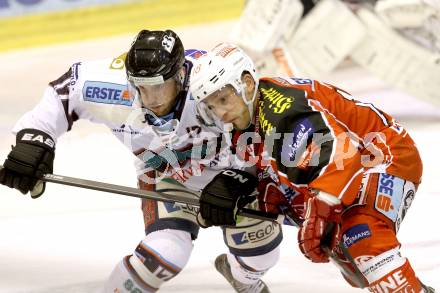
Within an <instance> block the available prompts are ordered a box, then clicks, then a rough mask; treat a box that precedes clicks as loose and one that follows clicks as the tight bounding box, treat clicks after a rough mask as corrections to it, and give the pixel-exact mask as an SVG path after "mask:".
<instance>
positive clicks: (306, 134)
mask: <svg viewBox="0 0 440 293" xmlns="http://www.w3.org/2000/svg"><path fill="white" fill-rule="evenodd" d="M313 131H314V127H313V125H312V123H311V122H310V120H308V119H303V120H301V121H300V122H299V123H298V124H297V125H296V126H295V128H294V129H293V131H292V133H289V134H286V136H285V138H284V141H285V142H286V143H285V144H283V148H282V150H281V159H282V160H283V163H284V164H286V165H288V164H289V163H290V164H291V163H292V162H294V163H298V162H299V161H300V160H301V159H302V155H303V154H304V152H306V147H307V141H308V139H309V138H310V137H311V136H312V135H313Z"/></svg>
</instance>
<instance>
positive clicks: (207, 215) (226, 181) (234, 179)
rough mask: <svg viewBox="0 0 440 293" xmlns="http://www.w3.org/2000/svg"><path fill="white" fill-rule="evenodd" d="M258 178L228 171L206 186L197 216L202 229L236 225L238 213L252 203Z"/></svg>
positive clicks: (242, 172) (221, 173) (243, 172)
mask: <svg viewBox="0 0 440 293" xmlns="http://www.w3.org/2000/svg"><path fill="white" fill-rule="evenodd" d="M257 184H258V180H257V178H256V177H255V176H254V175H252V174H249V173H247V172H245V171H241V170H237V169H226V170H224V171H222V172H220V173H219V174H217V175H216V176H215V177H214V178H213V179H212V181H211V182H209V183H208V185H206V187H205V188H204V189H203V191H202V195H201V196H200V211H199V214H198V216H197V219H198V222H199V224H200V226H202V227H209V226H211V225H215V226H223V225H235V224H236V222H235V220H236V216H237V211H238V210H239V209H240V208H242V207H244V206H245V205H247V204H248V203H250V202H252V201H253V200H254V199H255V198H254V197H253V196H250V195H251V194H252V193H254V192H255V190H256V187H257Z"/></svg>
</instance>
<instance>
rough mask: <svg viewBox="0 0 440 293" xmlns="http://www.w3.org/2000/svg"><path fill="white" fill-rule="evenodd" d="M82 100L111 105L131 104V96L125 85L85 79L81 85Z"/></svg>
mask: <svg viewBox="0 0 440 293" xmlns="http://www.w3.org/2000/svg"><path fill="white" fill-rule="evenodd" d="M83 97H84V101H88V102H93V103H102V104H112V105H124V106H131V105H132V104H133V98H132V97H130V95H129V93H128V89H127V85H123V84H117V83H110V82H100V81H89V80H88V81H86V82H85V83H84V87H83Z"/></svg>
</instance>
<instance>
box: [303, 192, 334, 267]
mask: <svg viewBox="0 0 440 293" xmlns="http://www.w3.org/2000/svg"><path fill="white" fill-rule="evenodd" d="M305 210H306V211H305V220H304V222H303V224H302V225H301V227H300V230H299V231H298V244H299V248H300V250H301V252H302V253H303V254H304V255H305V257H307V258H308V259H310V260H311V261H312V262H328V261H329V255H328V254H327V253H326V252H325V250H324V249H323V248H322V247H323V246H326V247H327V248H328V249H330V250H333V248H334V247H335V245H336V243H337V235H338V234H339V233H338V230H339V223H340V222H341V213H342V204H341V202H340V200H339V199H338V198H336V197H334V196H332V195H330V194H326V193H323V192H321V193H320V194H319V195H316V196H313V197H311V198H309V199H308V201H307V202H306V206H305Z"/></svg>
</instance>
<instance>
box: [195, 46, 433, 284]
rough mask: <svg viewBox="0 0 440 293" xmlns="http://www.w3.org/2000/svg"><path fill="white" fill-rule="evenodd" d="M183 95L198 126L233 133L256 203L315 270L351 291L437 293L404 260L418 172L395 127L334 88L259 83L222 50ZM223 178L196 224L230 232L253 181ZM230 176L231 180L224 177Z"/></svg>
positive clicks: (242, 61)
mask: <svg viewBox="0 0 440 293" xmlns="http://www.w3.org/2000/svg"><path fill="white" fill-rule="evenodd" d="M194 68H195V69H194V70H193V72H192V75H191V87H190V90H191V91H192V94H193V95H194V97H195V99H196V100H198V101H199V102H200V104H199V105H198V109H199V111H201V112H202V113H203V116H204V117H205V119H208V120H209V119H210V120H215V119H220V120H222V121H223V122H225V123H231V124H232V125H233V127H234V128H235V131H236V133H235V134H233V135H234V137H235V139H234V141H235V142H236V147H237V153H241V154H242V158H243V159H245V160H247V161H249V162H250V163H255V164H256V165H257V170H258V171H257V178H258V184H257V187H256V189H257V191H258V193H257V196H256V197H257V198H258V201H259V203H260V207H261V208H262V209H263V210H264V211H266V212H268V213H276V214H285V215H286V218H288V219H290V220H291V222H292V223H294V224H296V225H298V226H299V232H298V244H299V248H300V250H301V252H302V253H303V254H304V255H305V257H307V258H308V259H310V260H311V261H312V262H317V263H322V262H328V261H329V258H330V257H331V258H332V259H333V260H335V261H336V262H337V263H338V264H339V265H340V267H341V272H342V274H343V276H344V278H345V279H346V280H347V281H348V282H349V283H350V284H351V285H352V286H354V287H359V288H368V290H369V291H371V292H380V293H384V292H395V293H397V292H434V290H433V289H432V288H430V287H428V286H425V285H423V284H422V283H421V281H420V280H419V279H418V277H417V276H416V273H415V272H414V270H413V269H412V267H411V264H410V262H409V260H408V259H407V258H405V257H403V256H402V255H401V252H400V243H399V241H398V239H397V236H396V234H397V232H398V230H399V226H400V224H401V222H402V220H403V218H404V216H405V214H406V212H407V209H408V208H409V206H410V205H411V201H412V199H413V197H414V195H415V193H416V191H417V187H418V185H419V184H420V180H421V175H422V162H421V159H420V156H419V153H418V151H417V148H416V146H415V144H414V142H413V140H412V139H411V137H410V136H409V134H408V133H407V131H406V130H405V129H404V128H403V127H402V126H401V125H399V124H398V122H397V121H396V120H395V119H393V118H392V117H391V116H389V115H387V114H386V113H384V112H383V111H381V110H379V109H377V108H375V107H374V106H373V105H372V104H368V103H363V102H360V101H357V100H355V99H353V98H352V97H351V96H350V95H349V94H348V93H347V92H345V91H343V90H342V89H339V88H337V87H335V86H333V85H330V84H326V83H322V82H319V81H315V80H310V79H300V78H286V77H276V78H260V79H259V78H257V74H256V71H255V68H254V65H253V62H252V60H251V59H250V58H249V57H248V56H247V55H246V54H245V53H244V51H242V50H241V49H240V48H239V47H237V46H235V45H233V44H220V45H218V46H217V47H215V48H214V49H213V50H212V51H210V52H208V53H207V54H206V55H204V56H202V57H201V58H200V59H198V61H197V62H196V63H195V64H194ZM234 172H236V173H237V174H238V171H236V170H226V171H224V172H223V173H220V174H218V175H217V176H216V177H215V178H214V179H213V180H212V181H211V182H210V183H209V184H208V185H207V186H206V187H205V189H204V190H203V192H202V196H201V199H200V213H199V220H200V221H201V222H204V223H205V225H208V226H209V225H224V224H228V225H233V224H234V223H235V217H236V213H237V211H238V210H239V209H240V208H241V207H242V203H243V202H248V200H246V197H251V196H252V195H255V193H256V192H255V190H252V188H250V189H251V191H250V192H249V193H248V194H243V193H241V194H240V192H237V188H236V187H234V188H231V186H235V185H240V183H241V184H243V185H249V184H251V183H250V182H252V180H253V179H252V178H253V175H251V174H247V173H243V172H241V173H239V174H238V175H234V174H235V173H234ZM231 174H232V175H231Z"/></svg>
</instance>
